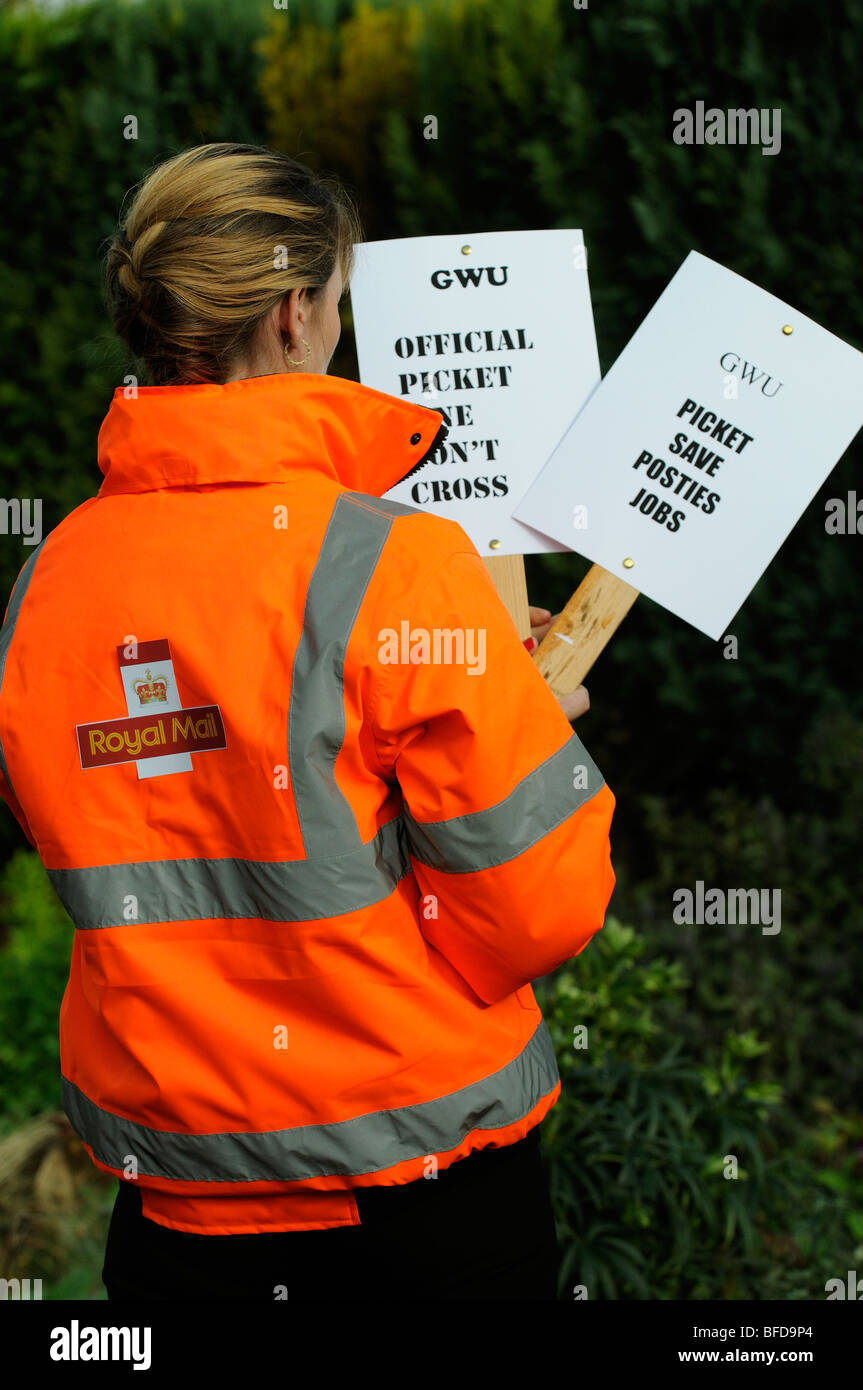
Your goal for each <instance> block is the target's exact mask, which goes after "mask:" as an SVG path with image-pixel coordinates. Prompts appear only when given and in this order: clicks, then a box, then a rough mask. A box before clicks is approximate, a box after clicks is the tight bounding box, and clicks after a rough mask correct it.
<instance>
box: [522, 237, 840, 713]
mask: <svg viewBox="0 0 863 1390" xmlns="http://www.w3.org/2000/svg"><path fill="white" fill-rule="evenodd" d="M861 425H863V353H860V352H859V351H857V349H856V348H853V347H851V346H849V344H847V343H844V342H842V340H841V339H839V338H837V337H835V336H834V335H833V334H831V333H828V332H827V331H826V330H825V329H823V328H821V327H820V326H819V325H818V324H816V323H814V322H813V321H812V320H811V319H808V318H806V317H805V316H804V315H803V314H800V313H798V312H797V311H796V310H794V309H793V308H791V307H790V306H789V305H788V304H785V303H783V301H782V300H780V299H777V298H776V297H775V296H774V295H772V294H769V293H768V292H767V291H765V290H762V289H760V288H759V287H758V286H757V285H754V284H752V283H751V282H750V281H748V280H745V279H744V278H743V277H742V276H740V275H737V274H735V272H733V271H731V270H728V269H726V268H725V267H724V266H721V265H719V264H717V263H716V262H715V261H712V260H709V259H708V258H707V257H706V256H702V255H700V254H699V253H698V252H695V251H691V252H690V253H689V255H688V256H687V257H686V259H685V260H684V262H683V264H682V266H681V267H680V268H679V270H678V271H677V272H676V274H675V275H674V276H673V277H672V279H671V281H670V282H669V284H668V285H667V287H666V288H665V290H664V291H663V292H662V294H661V295H660V297H659V299H658V300H657V301H656V303H655V304H654V306H653V308H652V309H651V310H650V312H649V313H648V314H647V316H646V318H645V319H644V320H643V322H642V324H641V325H640V327H639V328H638V329H637V331H636V332H635V334H634V335H633V337H632V338H631V339H630V341H629V342H628V343H627V345H626V347H625V348H624V349H623V351H622V353H621V354H620V356H619V357H618V358H617V360H616V361H615V363H614V365H613V366H612V367H611V369H610V371H609V372H608V373H607V375H606V376H605V378H604V379H603V381H602V384H601V385H600V386H599V387H598V388H597V389H596V390H595V391H594V392H593V393H592V395H591V396H590V398H589V400H588V401H587V402H586V404H585V405H584V407H583V409H582V410H581V411H580V412H579V414H578V415H577V416H576V418H575V419H574V421H573V423H572V425H571V426H570V428H569V429H568V430H567V432H566V434H565V435H564V436H563V438H562V439H561V441H560V443H559V445H558V446H557V448H556V449H555V450H554V452H553V453H552V454H551V456H550V457H549V460H548V462H547V463H546V465H545V467H544V468H543V470H542V472H541V473H540V475H539V477H538V478H537V479H536V481H535V482H534V483H533V484H532V486H531V487H530V489H529V490H528V492H527V493H526V494H525V495H524V496H523V497H522V498H521V500H520V501H519V502H518V504H517V505H516V507H515V509H514V510H515V515H516V516H517V517H519V518H520V519H521V520H523V521H525V522H527V523H528V524H529V525H532V526H535V527H537V528H538V529H540V530H544V531H546V532H547V534H548V535H550V536H552V537H554V538H556V539H557V540H559V541H561V542H562V543H568V544H569V545H570V546H571V548H572V549H575V550H577V551H578V552H579V553H580V554H581V555H584V556H586V557H587V558H588V559H590V560H592V561H594V565H593V568H592V569H591V570H590V572H589V574H588V575H587V577H586V578H585V580H584V582H583V583H582V584H581V586H580V587H579V589H578V590H577V591H576V593H575V594H574V595H573V597H572V598H571V599H570V601H569V603H568V604H567V605H566V608H565V609H564V611H563V612H562V614H561V616H560V618H559V619H558V620H557V622H556V623H555V624H554V626H553V628H552V629H551V630H550V631H549V633H548V634H547V636H546V637H545V639H544V640H543V642H542V643H540V646H539V647H538V648H537V650H536V652H535V654H534V655H535V659H536V660H537V663H538V665H539V667H540V669H541V670H542V672H543V675H545V676H546V677H547V679H548V680H549V682H550V684H551V685H552V688H553V689H554V690H555V693H557V694H563V693H566V692H567V691H569V690H572V689H575V687H576V686H577V685H579V684H580V683H581V680H582V679H583V677H584V675H585V674H586V672H587V671H588V670H589V669H590V666H591V664H592V663H593V661H595V659H596V657H597V656H598V654H599V652H600V651H601V650H602V648H603V647H604V645H605V643H606V642H607V641H608V640H609V638H610V637H611V636H612V635H613V633H614V632H615V630H616V628H617V627H618V625H619V624H620V622H621V620H622V618H623V617H624V616H625V614H626V613H627V612H628V611H629V609H630V608H631V606H632V604H633V603H634V601H635V599H636V597H637V596H638V594H639V593H644V594H647V595H648V597H650V598H652V599H653V600H654V601H655V602H657V603H660V604H661V605H662V606H663V607H665V608H667V609H668V610H669V611H670V612H672V613H675V614H676V615H677V616H678V617H680V618H683V619H684V620H685V621H686V622H688V623H690V624H691V625H692V626H693V627H695V628H697V629H698V630H699V631H700V632H703V633H705V634H706V635H707V636H708V637H711V638H713V639H714V640H718V639H719V638H720V637H722V635H723V634H724V633H725V632H726V630H727V627H728V624H729V622H730V621H731V620H732V619H733V618H734V615H735V614H736V613H737V611H738V609H739V608H740V606H741V604H742V603H743V602H744V601H745V599H746V597H747V595H748V594H749V592H750V591H751V589H752V588H753V587H754V585H755V584H756V582H757V580H758V579H759V577H760V576H761V574H762V573H763V572H764V570H765V569H766V567H767V565H768V564H769V562H770V560H771V559H772V558H773V556H774V555H775V554H776V552H777V550H778V549H779V547H780V546H781V544H782V542H783V541H784V540H785V539H786V537H787V536H788V534H789V533H790V531H791V530H792V528H793V527H794V526H795V524H796V523H797V521H798V520H799V519H800V517H801V515H802V514H803V512H804V511H805V509H806V507H807V506H808V504H809V503H810V502H811V500H812V498H813V497H814V496H815V493H816V492H817V490H818V488H819V487H820V486H821V484H822V483H823V482H824V481H825V479H826V478H827V476H828V475H829V473H830V472H831V470H832V469H833V467H834V466H835V464H836V463H837V462H838V460H839V459H840V458H841V456H842V454H843V453H844V452H845V450H846V449H847V448H848V445H849V444H850V443H851V442H852V440H853V439H854V436H855V435H856V434H857V432H858V430H859V429H860V427H861ZM570 513H571V514H572V517H573V521H572V523H571V524H570V523H569V516H570ZM574 528H575V529H574Z"/></svg>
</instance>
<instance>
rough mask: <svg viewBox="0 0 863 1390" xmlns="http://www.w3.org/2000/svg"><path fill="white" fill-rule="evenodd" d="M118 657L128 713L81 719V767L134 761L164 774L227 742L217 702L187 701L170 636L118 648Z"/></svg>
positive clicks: (188, 767) (141, 772)
mask: <svg viewBox="0 0 863 1390" xmlns="http://www.w3.org/2000/svg"><path fill="white" fill-rule="evenodd" d="M117 659H118V662H119V666H120V679H121V681H122V684H123V690H124V693H125V696H126V710H127V714H128V717H127V718H125V719H99V720H94V721H93V722H92V723H89V724H76V726H75V734H76V737H77V739H78V755H79V757H80V759H81V767H82V768H85V769H86V768H91V767H111V766H113V765H114V764H115V763H131V762H134V763H136V764H137V768H138V776H139V777H162V776H164V775H165V774H167V773H172V772H191V771H192V769H193V766H194V764H193V763H192V754H193V753H208V752H211V751H213V750H214V749H219V748H225V747H227V742H226V739H225V726H224V724H223V722H222V715H221V712H220V710H219V706H218V705H193V706H186V707H185V708H184V706H183V705H182V703H181V701H180V697H179V692H178V690H177V681H176V677H175V675H174V663H173V660H172V658H171V649H170V646H169V644H168V641H167V639H166V638H163V639H161V640H159V641H157V642H138V643H130V644H129V645H127V646H125V647H122V646H121V647H118V648H117ZM142 708H143V709H144V710H146V713H144V714H141V713H139V712H138V711H140V710H141V709H142Z"/></svg>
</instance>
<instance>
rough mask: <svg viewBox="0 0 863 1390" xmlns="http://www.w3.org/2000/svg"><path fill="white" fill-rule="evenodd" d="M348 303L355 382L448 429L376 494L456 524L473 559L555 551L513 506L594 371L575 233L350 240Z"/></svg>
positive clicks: (593, 380)
mask: <svg viewBox="0 0 863 1390" xmlns="http://www.w3.org/2000/svg"><path fill="white" fill-rule="evenodd" d="M351 301H352V305H353V314H354V327H355V330H356V341H357V357H358V360H359V367H360V379H361V381H362V382H363V384H364V385H366V386H372V387H374V388H375V389H376V390H378V391H386V392H388V394H390V395H393V396H398V397H400V398H401V399H403V400H411V401H415V402H416V403H417V404H419V405H426V406H432V407H434V408H435V409H442V410H443V411H444V412H445V419H446V423H447V424H448V426H449V433H448V435H447V439H446V442H445V446H444V461H443V462H442V463H429V464H428V465H427V466H426V467H425V468H423V469H422V470H421V471H420V472H419V473H416V474H415V475H414V476H413V477H412V478H409V479H408V480H407V482H403V483H399V484H398V485H397V486H396V487H393V488H391V489H390V490H389V491H388V492H387V493H386V494H385V496H386V497H392V498H394V499H395V500H396V501H399V502H404V503H406V504H407V505H408V506H412V507H418V508H420V509H421V510H424V511H425V510H428V511H430V512H434V513H436V514H437V515H439V516H446V517H449V518H450V519H451V520H454V521H457V522H458V523H459V525H460V526H461V527H462V528H463V529H464V530H465V531H466V532H467V534H468V535H469V536H470V538H471V540H472V541H473V543H474V545H475V546H476V548H477V550H478V551H479V553H480V554H481V555H520V554H523V553H525V552H541V551H547V550H565V549H567V548H568V546H567V545H565V544H564V545H561V544H559V543H557V542H556V541H554V540H552V539H550V538H549V537H548V536H545V535H537V533H536V532H535V531H533V530H531V528H530V527H528V526H524V525H522V524H521V522H519V521H516V520H514V519H513V517H512V509H513V506H514V504H515V502H516V501H518V499H519V498H520V497H522V496H523V495H524V493H525V492H526V491H527V489H528V487H529V486H530V484H531V483H532V482H533V480H534V478H535V477H536V476H537V474H538V473H539V470H540V469H541V468H542V466H543V464H544V463H545V462H546V460H547V458H548V456H549V454H550V453H551V451H552V449H553V448H554V446H555V444H557V442H558V440H559V439H560V437H561V435H562V434H563V432H564V430H565V429H566V428H567V426H568V425H569V424H570V422H571V421H572V418H573V416H574V415H575V414H576V413H577V411H578V410H579V409H580V408H581V406H582V405H583V403H584V401H585V400H586V399H587V397H588V396H589V394H590V392H591V391H593V390H594V389H595V387H596V386H597V385H598V383H599V379H600V373H599V357H598V354H597V350H596V335H595V333H594V327H593V314H592V311H591V304H590V290H589V288H588V280H587V264H586V254H585V248H584V242H583V239H582V235H581V232H580V231H577V230H567V229H563V230H561V229H555V230H552V231H536V232H481V233H466V234H465V235H464V236H431V237H405V238H403V239H398V240H393V241H370V242H361V243H360V244H359V245H358V246H357V248H356V262H355V269H354V273H353V276H352V278H351ZM492 540H496V541H498V542H499V544H498V545H497V546H492V545H491V541H492Z"/></svg>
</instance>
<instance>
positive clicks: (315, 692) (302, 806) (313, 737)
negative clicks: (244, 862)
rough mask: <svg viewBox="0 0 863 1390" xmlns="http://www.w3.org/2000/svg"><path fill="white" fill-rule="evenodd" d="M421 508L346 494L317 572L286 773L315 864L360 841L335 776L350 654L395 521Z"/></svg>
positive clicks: (301, 647)
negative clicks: (355, 629) (353, 634)
mask: <svg viewBox="0 0 863 1390" xmlns="http://www.w3.org/2000/svg"><path fill="white" fill-rule="evenodd" d="M417 510H418V509H417V508H416V507H407V506H405V505H404V504H403V503H401V502H392V501H389V500H388V499H387V498H383V497H380V498H379V497H374V498H372V497H367V496H365V495H364V494H362V493H351V492H343V493H341V495H340V496H339V499H338V501H337V502H336V505H335V506H334V508H333V511H332V515H331V516H330V520H329V523H328V525H327V529H326V532H325V534H324V539H323V542H322V543H321V550H320V554H319V555H318V558H317V562H316V564H315V568H314V570H313V571H312V577H311V580H310V581H309V588H308V592H307V594H306V603H305V609H304V611H303V628H302V633H301V635H300V640H299V643H298V646H297V650H296V653H295V655H294V668H293V675H292V677H291V698H290V702H289V705H288V768H289V772H290V778H291V788H292V790H293V793H294V801H295V804H296V808H297V816H298V818H299V822H300V832H301V834H302V837H303V847H304V849H305V851H306V854H307V856H308V857H309V858H310V859H312V858H323V857H325V856H326V855H331V854H345V853H346V852H347V851H348V850H352V849H356V848H359V846H360V844H361V843H362V842H361V839H360V832H359V830H358V828H357V822H356V818H355V816H354V813H353V811H352V810H351V807H350V804H349V802H348V801H347V798H346V797H345V796H344V794H343V793H342V791H341V790H340V788H339V786H338V784H337V782H336V778H335V763H336V758H337V756H338V754H339V750H340V749H341V747H342V744H343V742H344V738H345V704H344V664H345V651H346V649H347V645H348V641H349V639H350V635H351V632H352V631H353V626H354V623H355V622H356V617H357V613H358V612H359V608H360V604H361V603H362V601H363V597H364V595H365V592H366V589H367V588H368V585H369V581H370V580H371V577H372V575H373V574H374V571H375V566H376V565H377V562H378V559H379V558H380V554H381V551H382V549H383V547H384V543H385V541H386V539H387V536H388V535H389V531H390V527H391V526H392V522H393V517H396V516H404V515H407V514H410V513H416V511H417Z"/></svg>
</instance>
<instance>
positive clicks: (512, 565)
mask: <svg viewBox="0 0 863 1390" xmlns="http://www.w3.org/2000/svg"><path fill="white" fill-rule="evenodd" d="M484 558H485V565H486V569H487V570H488V572H489V574H490V575H491V578H492V580H493V582H494V587H495V588H496V589H497V592H498V594H499V595H500V597H501V599H502V600H503V602H504V603H505V604H506V607H507V609H508V610H509V615H510V617H511V618H512V620H513V622H514V623H515V625H516V627H517V628H518V635H519V637H521V638H522V639H524V638H525V637H529V636H530V613H529V611H528V607H529V605H528V602H527V580H526V579H525V575H524V556H523V555H486V556H485V557H484ZM537 650H538V649H537Z"/></svg>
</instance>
